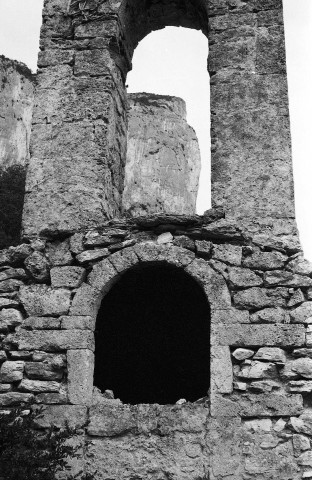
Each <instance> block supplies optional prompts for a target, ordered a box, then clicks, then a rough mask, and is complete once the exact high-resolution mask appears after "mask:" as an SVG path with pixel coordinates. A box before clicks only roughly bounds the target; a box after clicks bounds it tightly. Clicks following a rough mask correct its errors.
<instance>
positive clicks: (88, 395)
mask: <svg viewBox="0 0 312 480" xmlns="http://www.w3.org/2000/svg"><path fill="white" fill-rule="evenodd" d="M67 370H68V400H69V402H70V403H72V404H74V405H90V403H91V399H92V386H93V371H94V354H93V353H92V352H91V351H90V350H70V351H69V352H67Z"/></svg>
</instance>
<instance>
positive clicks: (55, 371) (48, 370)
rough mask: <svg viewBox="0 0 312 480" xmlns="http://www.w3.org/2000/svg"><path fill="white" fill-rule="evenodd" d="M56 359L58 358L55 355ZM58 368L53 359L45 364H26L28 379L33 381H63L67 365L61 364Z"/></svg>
mask: <svg viewBox="0 0 312 480" xmlns="http://www.w3.org/2000/svg"><path fill="white" fill-rule="evenodd" d="M55 357H57V356H56V355H55ZM60 365H61V366H58V365H57V364H56V363H55V362H53V359H51V360H46V361H44V362H26V363H25V372H26V374H27V377H28V378H30V379H32V380H61V379H62V378H63V375H64V370H63V367H64V366H65V365H66V363H65V362H64V365H62V364H60Z"/></svg>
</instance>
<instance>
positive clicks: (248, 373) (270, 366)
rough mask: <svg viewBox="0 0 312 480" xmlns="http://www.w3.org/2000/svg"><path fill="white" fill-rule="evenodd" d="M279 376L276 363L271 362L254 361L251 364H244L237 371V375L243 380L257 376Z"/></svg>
mask: <svg viewBox="0 0 312 480" xmlns="http://www.w3.org/2000/svg"><path fill="white" fill-rule="evenodd" d="M276 376H277V370H276V365H275V364H274V363H271V362H266V363H264V362H257V361H252V362H251V363H250V365H244V364H243V365H242V366H241V368H240V370H239V371H238V372H237V377H238V378H242V379H243V380H250V379H257V378H272V377H276Z"/></svg>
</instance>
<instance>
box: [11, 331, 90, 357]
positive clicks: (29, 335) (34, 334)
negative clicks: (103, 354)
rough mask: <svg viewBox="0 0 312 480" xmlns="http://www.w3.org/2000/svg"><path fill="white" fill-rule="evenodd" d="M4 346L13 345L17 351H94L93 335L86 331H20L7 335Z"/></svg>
mask: <svg viewBox="0 0 312 480" xmlns="http://www.w3.org/2000/svg"><path fill="white" fill-rule="evenodd" d="M5 343H6V344H13V345H16V346H17V347H18V349H19V350H43V351H45V352H58V351H62V350H78V349H79V350H81V349H87V350H91V351H93V350H94V337H93V333H91V332H90V331H86V330H33V331H27V330H20V331H19V332H18V333H15V334H11V335H8V337H7V338H6V340H5Z"/></svg>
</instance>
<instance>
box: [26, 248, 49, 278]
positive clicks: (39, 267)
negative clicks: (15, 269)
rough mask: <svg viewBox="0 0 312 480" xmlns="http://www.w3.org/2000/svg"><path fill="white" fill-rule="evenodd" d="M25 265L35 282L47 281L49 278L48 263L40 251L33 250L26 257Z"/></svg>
mask: <svg viewBox="0 0 312 480" xmlns="http://www.w3.org/2000/svg"><path fill="white" fill-rule="evenodd" d="M24 264H25V267H26V268H27V270H28V272H29V273H30V274H31V276H32V277H33V278H34V279H35V280H37V282H47V281H48V280H49V278H50V275H49V270H50V264H49V261H48V260H47V258H46V257H45V256H44V255H43V254H42V253H41V252H37V251H35V252H33V253H32V254H31V255H29V257H27V258H26V260H25V262H24Z"/></svg>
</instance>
